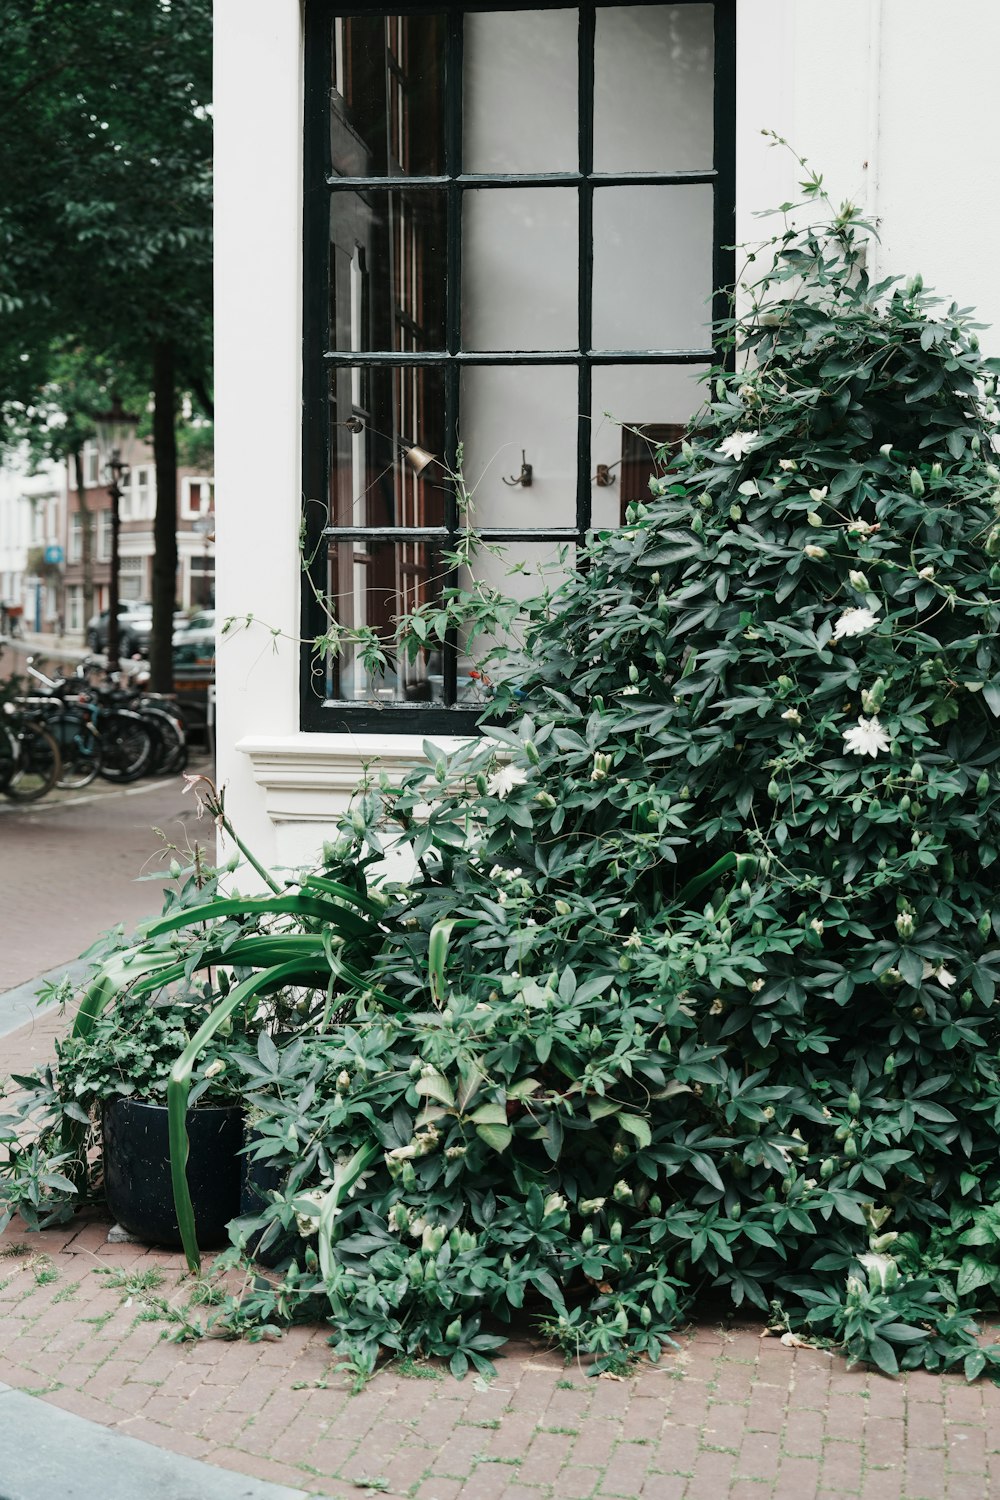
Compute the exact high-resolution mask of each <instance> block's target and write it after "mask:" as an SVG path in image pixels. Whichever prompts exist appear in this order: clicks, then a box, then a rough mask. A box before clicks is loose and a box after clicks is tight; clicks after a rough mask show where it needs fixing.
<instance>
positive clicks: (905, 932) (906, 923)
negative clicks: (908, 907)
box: [896, 911, 913, 940]
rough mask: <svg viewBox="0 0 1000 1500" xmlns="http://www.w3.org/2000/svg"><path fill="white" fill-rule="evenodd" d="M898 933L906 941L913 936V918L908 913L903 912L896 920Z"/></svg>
mask: <svg viewBox="0 0 1000 1500" xmlns="http://www.w3.org/2000/svg"><path fill="white" fill-rule="evenodd" d="M896 931H897V932H898V933H899V936H900V937H901V938H903V939H904V940H905V939H907V938H911V937H912V936H913V918H912V916H911V915H910V913H909V912H908V911H901V912H900V914H899V916H898V917H897V918H896Z"/></svg>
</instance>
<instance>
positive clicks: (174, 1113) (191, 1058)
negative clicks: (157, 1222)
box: [167, 959, 312, 1271]
mask: <svg viewBox="0 0 1000 1500" xmlns="http://www.w3.org/2000/svg"><path fill="white" fill-rule="evenodd" d="M311 963H312V960H311V959H310V960H308V961H306V962H305V963H304V962H303V961H302V960H301V959H292V960H290V961H289V962H288V963H283V964H276V965H275V966H274V967H273V968H270V969H264V970H262V971H261V972H260V973H259V974H251V975H250V977H249V979H244V980H243V982H242V983H241V984H238V985H236V986H235V988H234V989H232V990H230V992H229V994H228V995H227V996H226V998H225V999H224V1000H222V1001H220V1003H219V1004H218V1005H217V1006H216V1007H215V1009H214V1010H213V1011H212V1013H211V1015H210V1016H208V1017H207V1018H206V1019H205V1020H204V1021H203V1022H202V1024H201V1025H200V1026H199V1028H198V1030H197V1031H196V1032H195V1034H194V1036H193V1037H192V1038H191V1040H190V1041H189V1042H188V1044H187V1046H186V1047H185V1048H184V1051H183V1052H182V1053H181V1055H180V1057H179V1058H178V1059H177V1061H176V1062H175V1063H174V1065H173V1067H172V1068H171V1070H170V1081H169V1082H168V1084H167V1124H168V1128H169V1139H170V1181H171V1184H172V1186H173V1190H174V1209H175V1211H176V1213H177V1227H178V1228H179V1230H180V1235H181V1244H182V1245H183V1246H184V1254H185V1256H186V1257H187V1263H188V1266H189V1268H190V1269H191V1270H192V1271H197V1270H198V1267H199V1266H200V1265H201V1254H200V1252H199V1250H198V1235H197V1232H196V1230H195V1222H194V1206H193V1204H192V1202H191V1190H190V1188H189V1187H188V1180H187V1159H188V1149H189V1142H188V1133H187V1101H188V1094H189V1092H190V1088H191V1070H192V1068H193V1067H194V1063H195V1059H196V1058H197V1056H198V1054H199V1052H200V1051H201V1050H202V1048H203V1047H204V1046H205V1044H206V1043H207V1042H210V1041H211V1040H212V1037H213V1036H214V1035H215V1033H216V1032H217V1031H218V1030H219V1027H220V1026H222V1024H223V1023H224V1022H225V1021H226V1020H228V1018H229V1017H230V1016H231V1015H232V1014H233V1011H234V1010H237V1009H238V1008H239V1006H241V1005H242V1004H243V1002H244V1001H245V1000H248V999H249V998H250V997H251V995H255V994H258V993H259V992H260V991H261V990H262V989H267V988H268V987H269V986H272V985H278V984H285V983H290V982H292V981H293V980H295V979H296V978H300V977H302V974H303V970H304V969H305V970H306V971H307V972H309V971H310V970H309V965H310V964H311Z"/></svg>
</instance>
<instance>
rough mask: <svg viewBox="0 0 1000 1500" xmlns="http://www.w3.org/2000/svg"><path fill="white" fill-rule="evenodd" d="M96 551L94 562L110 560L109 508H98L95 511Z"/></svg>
mask: <svg viewBox="0 0 1000 1500" xmlns="http://www.w3.org/2000/svg"><path fill="white" fill-rule="evenodd" d="M96 551H97V556H96V558H95V561H96V562H110V561H111V512H110V511H109V510H99V511H98V512H97V549H96Z"/></svg>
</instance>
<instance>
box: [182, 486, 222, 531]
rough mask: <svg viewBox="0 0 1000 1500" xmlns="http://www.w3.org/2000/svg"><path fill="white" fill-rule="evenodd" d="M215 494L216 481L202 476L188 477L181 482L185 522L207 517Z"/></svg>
mask: <svg viewBox="0 0 1000 1500" xmlns="http://www.w3.org/2000/svg"><path fill="white" fill-rule="evenodd" d="M214 494H215V480H214V479H207V478H203V477H201V476H194V475H186V476H185V477H184V478H183V479H182V480H181V517H182V519H184V520H185V521H193V520H197V518H198V517H199V516H207V515H208V514H209V513H210V512H211V510H212V505H213V500H214Z"/></svg>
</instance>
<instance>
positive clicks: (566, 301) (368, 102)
mask: <svg viewBox="0 0 1000 1500" xmlns="http://www.w3.org/2000/svg"><path fill="white" fill-rule="evenodd" d="M360 9H361V8H360V7H358V8H357V10H356V11H354V12H349V11H348V10H347V9H346V8H345V7H343V6H342V5H337V4H336V3H333V0H312V3H311V4H307V7H306V16H307V53H306V69H307V80H306V198H305V202H306V222H305V233H306V261H305V337H304V357H305V377H304V378H305V428H304V453H305V464H304V493H305V517H306V537H305V547H306V556H307V558H308V559H309V578H310V580H311V588H307V590H306V600H305V605H304V612H305V634H306V635H307V637H317V636H321V635H323V634H324V633H325V631H326V629H327V620H328V617H331V616H332V618H333V620H334V621H335V622H336V623H337V624H338V625H339V626H341V627H342V628H343V629H344V630H345V631H347V632H351V631H356V630H358V629H360V628H362V627H365V628H368V629H370V630H374V631H375V632H376V633H377V635H378V636H379V637H380V638H381V639H382V641H383V642H384V643H385V647H386V651H387V654H388V657H389V666H388V668H387V669H382V670H378V671H373V670H371V669H370V668H369V667H368V666H366V663H365V661H364V659H363V654H362V652H361V651H360V650H358V649H356V648H355V647H354V646H353V645H352V644H351V643H350V641H349V640H348V641H347V643H346V644H345V645H344V647H343V649H341V650H340V651H339V652H330V653H328V654H327V655H326V656H325V657H323V658H322V659H320V660H317V658H316V654H315V652H314V650H313V649H312V648H310V647H307V648H306V650H305V653H304V666H303V724H304V726H305V727H306V728H314V729H320V728H325V729H337V728H342V727H345V726H350V727H356V728H379V729H399V730H411V729H415V730H419V731H421V732H423V731H428V730H430V731H447V730H460V729H464V728H466V727H468V726H470V725H471V724H472V723H473V722H474V719H475V717H476V714H477V713H478V712H479V708H478V707H477V705H476V699H477V698H478V697H479V696H480V693H481V688H480V687H479V681H480V680H479V679H478V678H477V677H475V676H474V675H473V670H474V663H473V661H472V660H471V658H470V657H469V655H467V653H466V650H465V643H464V641H463V639H462V637H461V634H456V635H453V636H452V637H450V638H449V640H448V641H447V643H446V644H445V645H444V647H443V648H441V647H440V646H438V645H436V644H435V645H433V646H431V647H429V648H428V649H427V650H426V651H424V652H423V653H422V654H421V656H420V658H419V659H418V660H417V661H416V662H407V661H405V660H403V659H402V658H398V659H397V657H396V656H395V655H394V653H393V651H392V640H393V634H394V629H395V622H396V620H397V619H398V618H399V617H400V616H402V615H405V614H407V613H409V612H410V611H411V610H412V609H413V608H414V607H415V606H419V605H426V604H433V603H434V602H435V601H436V600H437V599H439V598H440V596H441V593H442V591H443V590H444V589H445V588H447V587H448V586H449V585H451V584H453V583H454V582H456V581H457V582H467V581H468V580H467V577H466V576H465V575H464V574H462V573H454V572H450V571H449V569H448V566H447V565H446V562H445V560H444V559H445V557H446V555H447V554H448V553H449V552H450V551H451V550H452V549H453V546H454V542H455V539H456V536H457V533H458V532H459V530H460V529H461V528H462V527H463V526H464V524H465V523H466V520H467V519H470V520H471V523H472V525H473V526H474V527H475V529H476V531H477V532H478V534H479V536H480V537H481V539H482V541H483V543H484V550H483V551H482V552H481V554H480V556H479V558H478V559H477V561H476V563H475V564H474V570H475V573H476V576H478V577H479V578H481V579H483V580H484V581H485V582H487V583H492V584H495V585H497V586H498V587H500V588H503V589H505V590H506V591H508V592H515V593H518V592H520V593H522V594H524V593H531V592H534V591H535V589H536V587H538V586H539V585H540V582H541V580H540V579H539V578H538V577H537V576H534V577H533V576H532V575H533V573H534V572H535V570H537V569H546V568H550V567H552V566H556V567H558V562H557V559H558V558H559V556H560V555H561V554H562V555H563V556H566V555H569V556H571V555H572V552H573V550H574V549H575V547H576V546H577V545H578V544H579V543H580V542H581V541H582V540H583V539H584V538H585V537H586V535H587V533H588V532H589V531H591V530H593V529H600V528H605V527H609V526H615V525H618V524H620V521H621V518H622V516H623V514H624V510H625V506H626V504H627V502H629V501H631V500H634V499H640V498H642V497H643V495H644V494H648V478H649V475H650V473H651V458H650V454H651V453H652V452H653V451H654V450H655V448H656V446H657V445H658V444H661V443H664V442H666V443H668V444H669V443H672V442H675V441H676V440H677V437H678V435H679V433H680V431H681V429H682V426H683V424H684V422H685V421H686V420H687V419H688V418H689V417H690V415H691V414H692V412H693V411H694V410H695V409H696V408H697V406H698V405H699V404H700V401H701V391H700V387H699V383H698V377H699V376H700V375H701V374H702V373H703V372H704V370H705V369H706V368H707V367H708V366H709V365H711V364H712V363H713V362H714V360H715V359H716V357H717V351H715V350H714V349H713V341H712V334H711V323H712V318H713V315H719V314H721V313H723V312H724V311H725V307H726V303H725V297H724V296H720V295H719V293H718V292H716V291H714V289H715V288H719V287H722V286H725V285H727V284H729V283H730V282H731V280H732V260H731V253H730V252H729V251H728V250H727V249H725V248H724V247H725V246H728V245H731V244H732V240H733V237H734V234H733V218H734V213H733V210H734V186H733V175H734V173H733V160H734V139H733V137H734V114H735V99H734V89H735V74H734V30H735V5H734V4H733V0H716V3H714V4H712V3H701V0H689V3H679V4H672V5H663V4H631V5H595V4H584V5H560V4H553V5H546V6H544V7H538V6H528V5H499V4H492V5H489V6H482V5H467V6H463V7H459V6H440V7H439V8H437V9H435V8H433V7H430V6H427V5H413V6H409V7H406V6H400V7H397V8H396V9H395V10H394V11H392V12H378V11H377V10H375V9H374V8H371V9H369V8H365V10H364V13H358V12H359V11H360ZM414 449H419V450H421V452H420V453H416V454H415V453H414V452H413V450H414ZM427 454H432V455H433V456H434V457H433V459H432V461H431V462H429V463H428V462H425V460H426V455H427ZM460 456H461V468H462V474H463V477H464V481H465V485H466V487H467V489H468V490H471V491H472V492H473V495H474V503H473V512H472V515H471V517H468V518H467V517H466V515H465V514H463V511H462V508H461V505H460V504H459V499H458V487H457V485H456V483H455V478H454V476H455V475H456V473H457V471H458V468H459V461H460ZM496 547H502V548H504V549H506V555H505V558H504V559H501V558H500V557H498V556H497V555H496V554H495V548H496ZM513 566H516V567H517V568H518V569H519V570H521V571H519V572H517V573H516V574H515V575H513V576H510V569H511V567H513Z"/></svg>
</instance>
